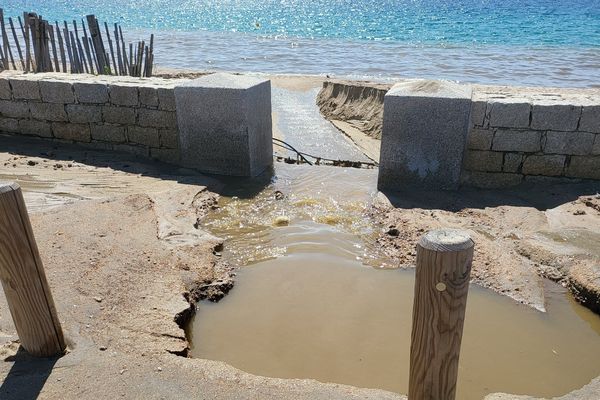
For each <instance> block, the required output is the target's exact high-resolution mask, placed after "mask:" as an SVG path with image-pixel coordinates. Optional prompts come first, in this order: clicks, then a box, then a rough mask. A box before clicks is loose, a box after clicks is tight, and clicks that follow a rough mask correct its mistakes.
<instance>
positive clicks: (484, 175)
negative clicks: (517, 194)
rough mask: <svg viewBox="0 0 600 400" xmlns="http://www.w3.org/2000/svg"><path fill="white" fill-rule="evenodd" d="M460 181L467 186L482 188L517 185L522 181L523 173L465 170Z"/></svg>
mask: <svg viewBox="0 0 600 400" xmlns="http://www.w3.org/2000/svg"><path fill="white" fill-rule="evenodd" d="M462 181H463V183H464V184H466V185H468V186H475V187H478V188H482V189H499V188H506V187H511V186H517V185H519V184H520V183H522V182H523V175H520V174H508V173H504V172H479V171H465V172H464V174H463V177H462Z"/></svg>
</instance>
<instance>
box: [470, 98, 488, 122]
mask: <svg viewBox="0 0 600 400" xmlns="http://www.w3.org/2000/svg"><path fill="white" fill-rule="evenodd" d="M486 108H487V102H486V101H482V100H479V101H474V102H472V103H471V126H483V121H484V120H485V110H486Z"/></svg>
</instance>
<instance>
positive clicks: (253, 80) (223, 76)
mask: <svg viewBox="0 0 600 400" xmlns="http://www.w3.org/2000/svg"><path fill="white" fill-rule="evenodd" d="M265 82H269V79H263V78H259V77H256V76H249V75H236V74H230V73H226V72H217V73H214V74H210V75H205V76H202V77H200V78H197V79H194V80H191V81H189V82H185V83H183V84H181V85H178V86H177V87H178V88H179V87H185V88H188V87H199V88H215V89H250V88H252V87H254V86H258V85H260V84H262V83H265Z"/></svg>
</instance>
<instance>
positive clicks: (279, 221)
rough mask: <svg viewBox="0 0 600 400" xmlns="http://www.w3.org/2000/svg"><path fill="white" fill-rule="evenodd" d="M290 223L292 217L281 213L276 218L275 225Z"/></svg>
mask: <svg viewBox="0 0 600 400" xmlns="http://www.w3.org/2000/svg"><path fill="white" fill-rule="evenodd" d="M289 224H290V218H289V217H287V216H285V215H280V216H278V217H276V218H275V220H274V221H273V225H275V226H287V225H289Z"/></svg>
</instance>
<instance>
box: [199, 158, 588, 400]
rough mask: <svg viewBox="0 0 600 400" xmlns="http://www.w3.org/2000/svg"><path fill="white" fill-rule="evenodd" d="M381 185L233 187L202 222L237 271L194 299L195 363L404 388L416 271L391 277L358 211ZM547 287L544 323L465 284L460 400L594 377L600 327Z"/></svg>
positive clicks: (343, 174) (564, 388) (348, 176)
mask: <svg viewBox="0 0 600 400" xmlns="http://www.w3.org/2000/svg"><path fill="white" fill-rule="evenodd" d="M376 177H377V171H376V170H357V169H346V168H336V167H323V166H321V167H309V166H294V165H286V164H282V163H277V164H276V166H275V174H274V178H273V180H272V183H271V184H270V185H268V186H267V187H266V188H265V189H263V190H262V191H259V192H258V194H255V191H253V190H252V188H251V187H240V186H239V185H237V184H234V185H233V190H232V192H231V193H228V194H230V196H225V197H223V198H222V199H221V202H220V209H219V210H218V211H217V212H215V213H214V214H212V215H210V216H209V217H208V219H207V220H205V221H204V224H205V226H206V227H208V228H209V229H210V230H211V231H212V232H213V233H215V234H216V235H218V236H221V237H223V238H225V239H226V242H225V247H224V252H223V257H226V258H227V259H228V260H230V261H231V262H232V263H236V264H238V265H243V267H242V268H241V269H240V271H239V273H238V276H237V279H236V286H235V288H234V289H233V290H232V291H231V293H230V294H229V295H228V296H226V297H225V298H224V299H223V300H221V302H219V303H217V304H212V303H205V302H202V303H200V304H199V307H198V314H197V316H196V317H195V320H194V321H193V322H192V323H191V328H190V330H189V331H190V333H189V336H190V339H191V343H192V356H194V357H201V358H207V359H213V360H221V361H225V362H227V363H229V364H231V365H233V366H235V367H237V368H240V369H242V370H244V371H247V372H250V373H253V374H258V375H264V376H273V377H282V378H314V379H317V380H319V381H323V382H336V383H345V384H350V385H354V386H359V387H369V388H381V389H386V390H390V391H396V392H400V393H406V392H407V390H408V367H409V364H408V363H409V361H408V360H409V346H410V330H411V318H412V296H413V285H414V271H412V270H407V271H402V270H395V269H391V267H393V265H391V263H390V262H389V260H387V259H386V258H385V257H384V256H382V255H381V254H378V253H377V251H376V249H375V247H374V246H373V240H374V237H375V234H376V232H377V229H380V228H379V227H377V226H374V225H373V224H372V223H371V222H370V221H369V219H368V218H366V217H365V208H366V207H367V206H368V204H369V202H370V201H371V200H372V199H373V196H374V195H375V193H376V190H375V186H376ZM248 193H251V194H252V195H248ZM282 195H283V198H282ZM288 221H289V223H288ZM546 290H547V293H548V304H547V309H548V312H547V313H546V314H543V313H540V312H538V311H535V310H533V309H531V308H529V307H526V306H523V305H520V304H516V303H514V302H513V301H512V300H510V299H508V298H505V297H502V296H500V295H497V294H494V293H493V292H491V291H489V290H485V289H482V288H480V287H478V286H476V285H471V288H470V294H469V301H468V306H467V315H466V322H465V332H464V337H463V347H462V352H461V359H460V365H459V382H458V384H459V389H458V396H457V397H458V398H461V399H467V400H468V399H481V398H482V397H483V396H484V395H485V394H486V393H491V392H498V391H502V392H509V393H520V394H530V395H539V396H548V397H553V396H557V395H562V394H565V393H567V392H568V391H571V390H573V389H576V388H579V387H581V386H583V385H585V384H586V383H588V382H589V380H590V379H591V378H593V377H595V376H597V375H598V373H599V372H600V365H598V363H597V358H596V357H594V354H600V319H599V318H598V317H597V316H596V315H594V314H592V313H591V312H589V311H588V310H587V309H585V308H583V307H581V306H579V305H578V304H576V303H575V302H574V301H572V300H571V297H570V296H569V295H568V294H567V293H566V292H565V291H564V290H563V289H562V288H560V287H558V286H556V285H553V284H549V285H548V287H547V288H546Z"/></svg>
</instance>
